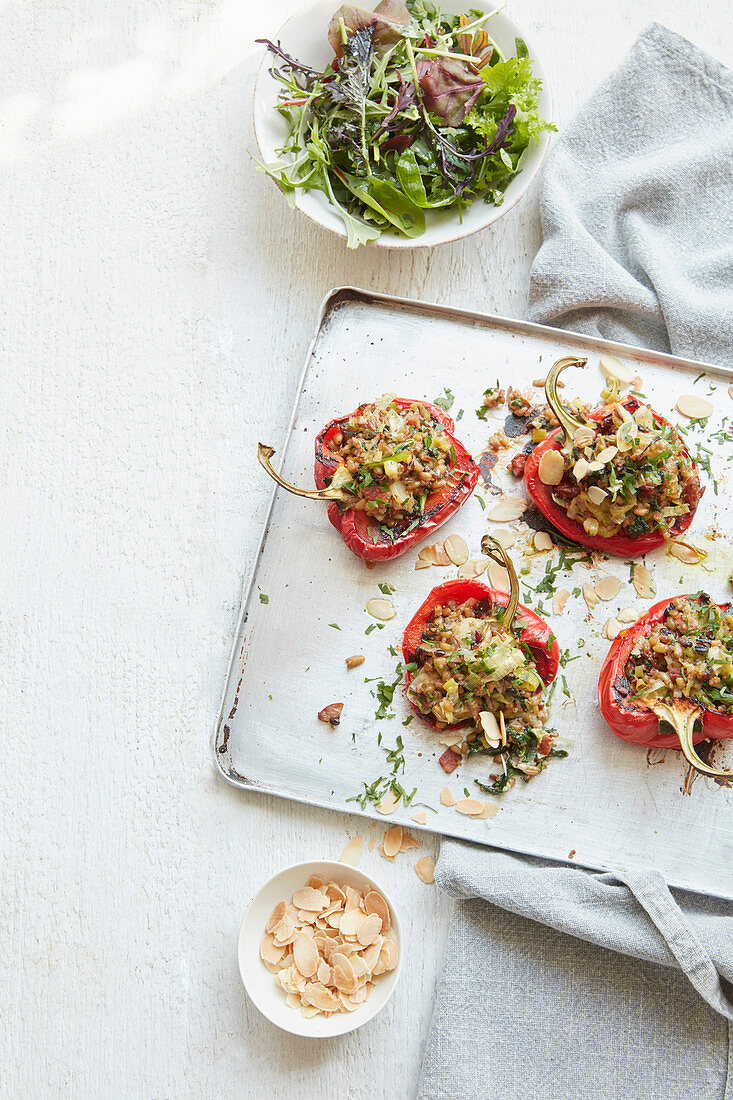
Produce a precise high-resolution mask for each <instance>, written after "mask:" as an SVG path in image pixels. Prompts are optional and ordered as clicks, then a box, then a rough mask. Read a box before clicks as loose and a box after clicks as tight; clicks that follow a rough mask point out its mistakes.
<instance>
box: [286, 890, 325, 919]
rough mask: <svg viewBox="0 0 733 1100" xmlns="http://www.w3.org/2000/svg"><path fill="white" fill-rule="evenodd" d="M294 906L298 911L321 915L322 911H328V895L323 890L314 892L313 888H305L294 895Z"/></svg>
mask: <svg viewBox="0 0 733 1100" xmlns="http://www.w3.org/2000/svg"><path fill="white" fill-rule="evenodd" d="M293 905H294V906H295V908H296V909H307V910H309V911H311V912H315V913H320V912H321V910H322V909H328V895H327V894H324V892H323V891H322V890H314V889H313V887H312V886H303V887H301V889H300V890H296V891H295V893H294V894H293Z"/></svg>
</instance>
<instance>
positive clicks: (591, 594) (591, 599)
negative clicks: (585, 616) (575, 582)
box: [581, 582, 598, 611]
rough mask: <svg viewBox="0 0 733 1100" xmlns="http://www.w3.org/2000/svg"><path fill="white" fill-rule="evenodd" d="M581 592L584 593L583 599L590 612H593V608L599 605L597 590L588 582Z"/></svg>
mask: <svg viewBox="0 0 733 1100" xmlns="http://www.w3.org/2000/svg"><path fill="white" fill-rule="evenodd" d="M581 591H582V593H583V599H584V600H585V602H586V604H587V605H588V610H589V611H592V610H593V608H594V607H595V606H596V604H597V603H598V596H597V595H596V590H595V588H594V587H593V585H592V584H588V583H587V582H586V583H585V584H584V585H583V587H582V589H581Z"/></svg>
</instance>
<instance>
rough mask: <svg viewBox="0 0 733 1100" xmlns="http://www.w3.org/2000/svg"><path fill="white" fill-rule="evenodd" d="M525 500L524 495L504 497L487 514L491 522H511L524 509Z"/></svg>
mask: <svg viewBox="0 0 733 1100" xmlns="http://www.w3.org/2000/svg"><path fill="white" fill-rule="evenodd" d="M526 509H527V501H526V500H525V499H524V497H504V499H503V500H500V501H499V503H498V504H495V505H494V507H493V508H492V509H491V511H490V512H489V514H488V518H489V519H490V520H492V522H493V523H511V522H512V520H515V519H519V517H520V516H521V515H522V514H523V513H524V512H525V511H526Z"/></svg>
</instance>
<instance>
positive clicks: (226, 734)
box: [219, 712, 233, 756]
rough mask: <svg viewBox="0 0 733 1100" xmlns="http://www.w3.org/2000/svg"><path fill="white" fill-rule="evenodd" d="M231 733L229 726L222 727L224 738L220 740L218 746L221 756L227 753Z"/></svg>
mask: <svg viewBox="0 0 733 1100" xmlns="http://www.w3.org/2000/svg"><path fill="white" fill-rule="evenodd" d="M232 713H233V712H232ZM230 717H231V716H230ZM231 732H232V731H231V730H230V729H229V726H224V737H223V739H222V742H221V744H220V745H219V752H220V753H221V754H222V756H223V755H224V753H225V752H226V751H227V745H228V744H229V734H230V733H231Z"/></svg>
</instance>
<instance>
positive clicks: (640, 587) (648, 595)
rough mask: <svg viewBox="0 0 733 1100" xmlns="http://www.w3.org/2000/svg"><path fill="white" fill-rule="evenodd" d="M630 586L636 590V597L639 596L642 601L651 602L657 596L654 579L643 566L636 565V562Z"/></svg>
mask: <svg viewBox="0 0 733 1100" xmlns="http://www.w3.org/2000/svg"><path fill="white" fill-rule="evenodd" d="M632 572H633V577H632V582H631V583H632V584H633V586H634V588H635V589H636V594H637V596H641V598H642V600H651V599H652V598H653V597H654V596H656V594H657V586H656V584H655V583H654V577H653V576H652V575H651V573H650V572H649V570H648V569H647V567H646V566H645V565H638V564H637V563H636V562H635V563H634V566H633V570H632Z"/></svg>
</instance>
